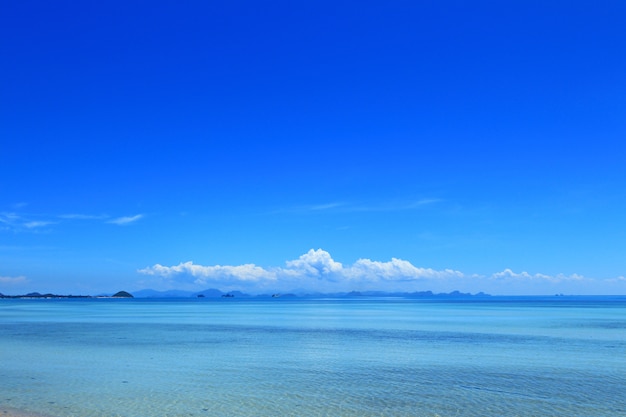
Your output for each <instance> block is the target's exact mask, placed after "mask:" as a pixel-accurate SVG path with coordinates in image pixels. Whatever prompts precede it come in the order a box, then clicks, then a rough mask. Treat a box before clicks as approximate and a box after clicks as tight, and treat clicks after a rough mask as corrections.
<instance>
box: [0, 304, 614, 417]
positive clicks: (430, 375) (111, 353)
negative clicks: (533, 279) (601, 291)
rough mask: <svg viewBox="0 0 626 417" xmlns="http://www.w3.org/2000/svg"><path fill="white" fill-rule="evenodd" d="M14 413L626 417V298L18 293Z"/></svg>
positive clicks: (9, 346)
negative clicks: (154, 296)
mask: <svg viewBox="0 0 626 417" xmlns="http://www.w3.org/2000/svg"><path fill="white" fill-rule="evenodd" d="M3 414H4V415H7V414H9V415H31V416H47V417H113V416H116V417H152V416H154V417H157V416H158V417H164V416H171V417H174V416H176V417H183V416H186V417H190V416H198V417H203V416H207V417H208V416H224V417H231V416H255V417H266V416H267V417H269V416H272V417H277V416H301V417H317V416H333V417H335V416H336V417H341V416H345V417H348V416H358V417H368V416H398V417H400V416H411V417H416V416H417V417H420V416H423V417H435V416H438V417H466V416H468V417H469V416H476V417H478V416H480V417H491V416H493V417H496V416H497V417H506V416H524V417H526V416H567V417H577V416H580V417H599V416H606V417H609V416H610V417H616V416H626V297H612V298H611V297H568V296H563V297H489V298H484V299H473V298H468V299H404V298H368V297H353V298H347V299H329V298H317V299H297V298H294V299H289V298H272V299H254V298H251V299H243V298H242V299H239V298H221V299H209V298H206V299H191V298H190V299H138V298H136V299H98V298H93V299H49V300H40V299H2V300H0V416H1V415H3Z"/></svg>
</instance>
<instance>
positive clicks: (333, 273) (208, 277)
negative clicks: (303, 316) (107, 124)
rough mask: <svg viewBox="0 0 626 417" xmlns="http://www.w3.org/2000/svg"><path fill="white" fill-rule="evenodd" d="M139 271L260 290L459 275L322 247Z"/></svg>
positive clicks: (379, 284)
mask: <svg viewBox="0 0 626 417" xmlns="http://www.w3.org/2000/svg"><path fill="white" fill-rule="evenodd" d="M137 272H139V273H141V274H145V275H151V276H155V277H162V278H164V279H165V281H166V282H168V283H170V284H185V283H187V284H189V283H190V282H189V281H192V282H193V284H196V285H199V286H206V285H208V284H209V283H211V284H214V285H227V286H228V285H235V284H239V285H242V286H245V287H247V288H253V289H257V290H261V289H263V288H273V289H277V290H283V291H284V290H292V289H295V288H299V289H303V290H308V291H348V290H367V289H371V290H407V291H410V290H422V289H424V288H419V285H420V284H421V283H423V282H424V281H428V280H431V281H432V280H446V279H449V278H462V277H463V274H462V273H461V272H459V271H452V270H443V271H436V270H433V269H426V268H417V267H415V266H413V265H412V264H411V263H410V262H408V261H405V260H402V259H396V258H392V260H391V261H387V262H380V261H372V260H370V259H359V260H357V261H356V262H355V263H354V264H353V265H349V266H344V265H343V264H342V263H340V262H337V261H335V260H334V259H333V258H332V257H331V255H330V254H329V253H328V252H326V251H324V250H322V249H317V250H313V249H311V250H309V251H308V252H307V253H305V254H303V255H301V256H300V257H299V258H298V259H295V260H291V261H287V262H286V263H285V266H284V267H270V268H263V267H260V266H257V265H254V264H244V265H238V266H222V265H211V266H203V265H197V264H194V263H193V262H184V263H180V264H178V265H174V266H163V265H161V264H156V265H154V266H151V267H147V268H143V269H140V270H138V271H137Z"/></svg>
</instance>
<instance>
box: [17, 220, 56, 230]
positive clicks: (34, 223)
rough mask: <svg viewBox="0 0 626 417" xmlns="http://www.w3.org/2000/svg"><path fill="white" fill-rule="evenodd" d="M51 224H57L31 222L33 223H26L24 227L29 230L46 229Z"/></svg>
mask: <svg viewBox="0 0 626 417" xmlns="http://www.w3.org/2000/svg"><path fill="white" fill-rule="evenodd" d="M50 224H55V222H48V221H31V222H26V223H24V225H23V226H24V227H25V228H27V229H36V228H38V227H45V226H48V225H50Z"/></svg>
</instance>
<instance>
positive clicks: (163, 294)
mask: <svg viewBox="0 0 626 417" xmlns="http://www.w3.org/2000/svg"><path fill="white" fill-rule="evenodd" d="M358 297H381V298H384V297H390V298H391V297H395V298H409V299H419V298H480V297H491V295H489V294H485V293H483V292H480V293H477V294H470V293H463V292H460V291H452V292H449V293H433V292H432V291H417V292H384V291H350V292H335V293H321V292H310V293H309V292H298V293H296V292H290V293H270V294H255V295H253V294H247V293H244V292H241V291H229V292H223V291H220V290H218V289H214V288H213V289H207V290H203V291H198V292H191V291H182V290H170V291H156V290H149V289H146V290H140V291H136V292H135V293H134V294H131V293H130V292H128V291H118V292H116V293H115V294H113V295H61V294H52V293H44V294H41V293H38V292H31V293H28V294H21V295H5V294H2V293H0V298H22V299H77V298H202V299H218V298H238V299H240V298H244V299H263V298H283V299H285V298H289V299H294V298H305V299H306V298H346V299H353V298H358Z"/></svg>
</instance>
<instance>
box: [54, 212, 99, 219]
mask: <svg viewBox="0 0 626 417" xmlns="http://www.w3.org/2000/svg"><path fill="white" fill-rule="evenodd" d="M59 218H60V219H65V220H103V219H108V218H109V216H107V215H106V214H99V215H94V214H78V213H72V214H61V215H60V216H59Z"/></svg>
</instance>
